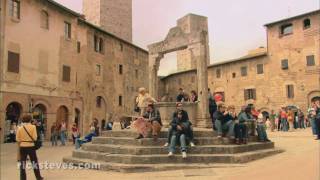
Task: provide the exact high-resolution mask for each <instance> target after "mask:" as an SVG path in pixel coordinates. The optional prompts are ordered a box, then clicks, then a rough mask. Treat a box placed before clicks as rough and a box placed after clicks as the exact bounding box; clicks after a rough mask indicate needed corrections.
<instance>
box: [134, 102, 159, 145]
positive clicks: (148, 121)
mask: <svg viewBox="0 0 320 180" xmlns="http://www.w3.org/2000/svg"><path fill="white" fill-rule="evenodd" d="M138 121H144V122H140V123H141V124H145V125H144V126H145V127H146V128H143V129H141V128H138V132H139V136H138V137H137V138H136V139H141V138H143V137H146V136H148V133H149V131H151V132H152V137H153V140H154V141H157V139H158V137H159V135H160V131H161V128H162V122H161V117H160V112H159V110H158V109H156V108H155V107H154V104H153V103H149V104H148V107H147V110H146V112H145V113H144V115H143V119H140V120H138ZM138 121H136V122H135V125H137V123H139V122H138Z"/></svg>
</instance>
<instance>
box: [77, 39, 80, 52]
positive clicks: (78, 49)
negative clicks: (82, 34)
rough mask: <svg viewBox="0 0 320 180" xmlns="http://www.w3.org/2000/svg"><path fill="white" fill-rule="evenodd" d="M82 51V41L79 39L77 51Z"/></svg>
mask: <svg viewBox="0 0 320 180" xmlns="http://www.w3.org/2000/svg"><path fill="white" fill-rule="evenodd" d="M80 51H81V43H80V42H79V41H78V42H77V52H78V53H80Z"/></svg>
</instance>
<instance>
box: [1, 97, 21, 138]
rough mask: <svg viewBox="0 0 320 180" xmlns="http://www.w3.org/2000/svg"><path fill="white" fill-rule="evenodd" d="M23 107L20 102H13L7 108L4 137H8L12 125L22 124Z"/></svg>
mask: <svg viewBox="0 0 320 180" xmlns="http://www.w3.org/2000/svg"><path fill="white" fill-rule="evenodd" d="M22 113H23V111H22V105H21V104H20V103H18V102H11V103H10V104H8V106H7V107H6V117H5V123H4V127H3V135H4V137H6V136H7V135H8V134H9V132H10V128H11V125H12V124H13V123H15V124H18V123H19V122H20V118H21V116H22Z"/></svg>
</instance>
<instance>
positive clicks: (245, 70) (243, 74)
mask: <svg viewBox="0 0 320 180" xmlns="http://www.w3.org/2000/svg"><path fill="white" fill-rule="evenodd" d="M247 75H248V72H247V66H244V67H241V76H247Z"/></svg>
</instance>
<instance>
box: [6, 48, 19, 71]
mask: <svg viewBox="0 0 320 180" xmlns="http://www.w3.org/2000/svg"><path fill="white" fill-rule="evenodd" d="M19 69H20V54H19V53H14V52H11V51H8V72H13V73H19Z"/></svg>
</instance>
